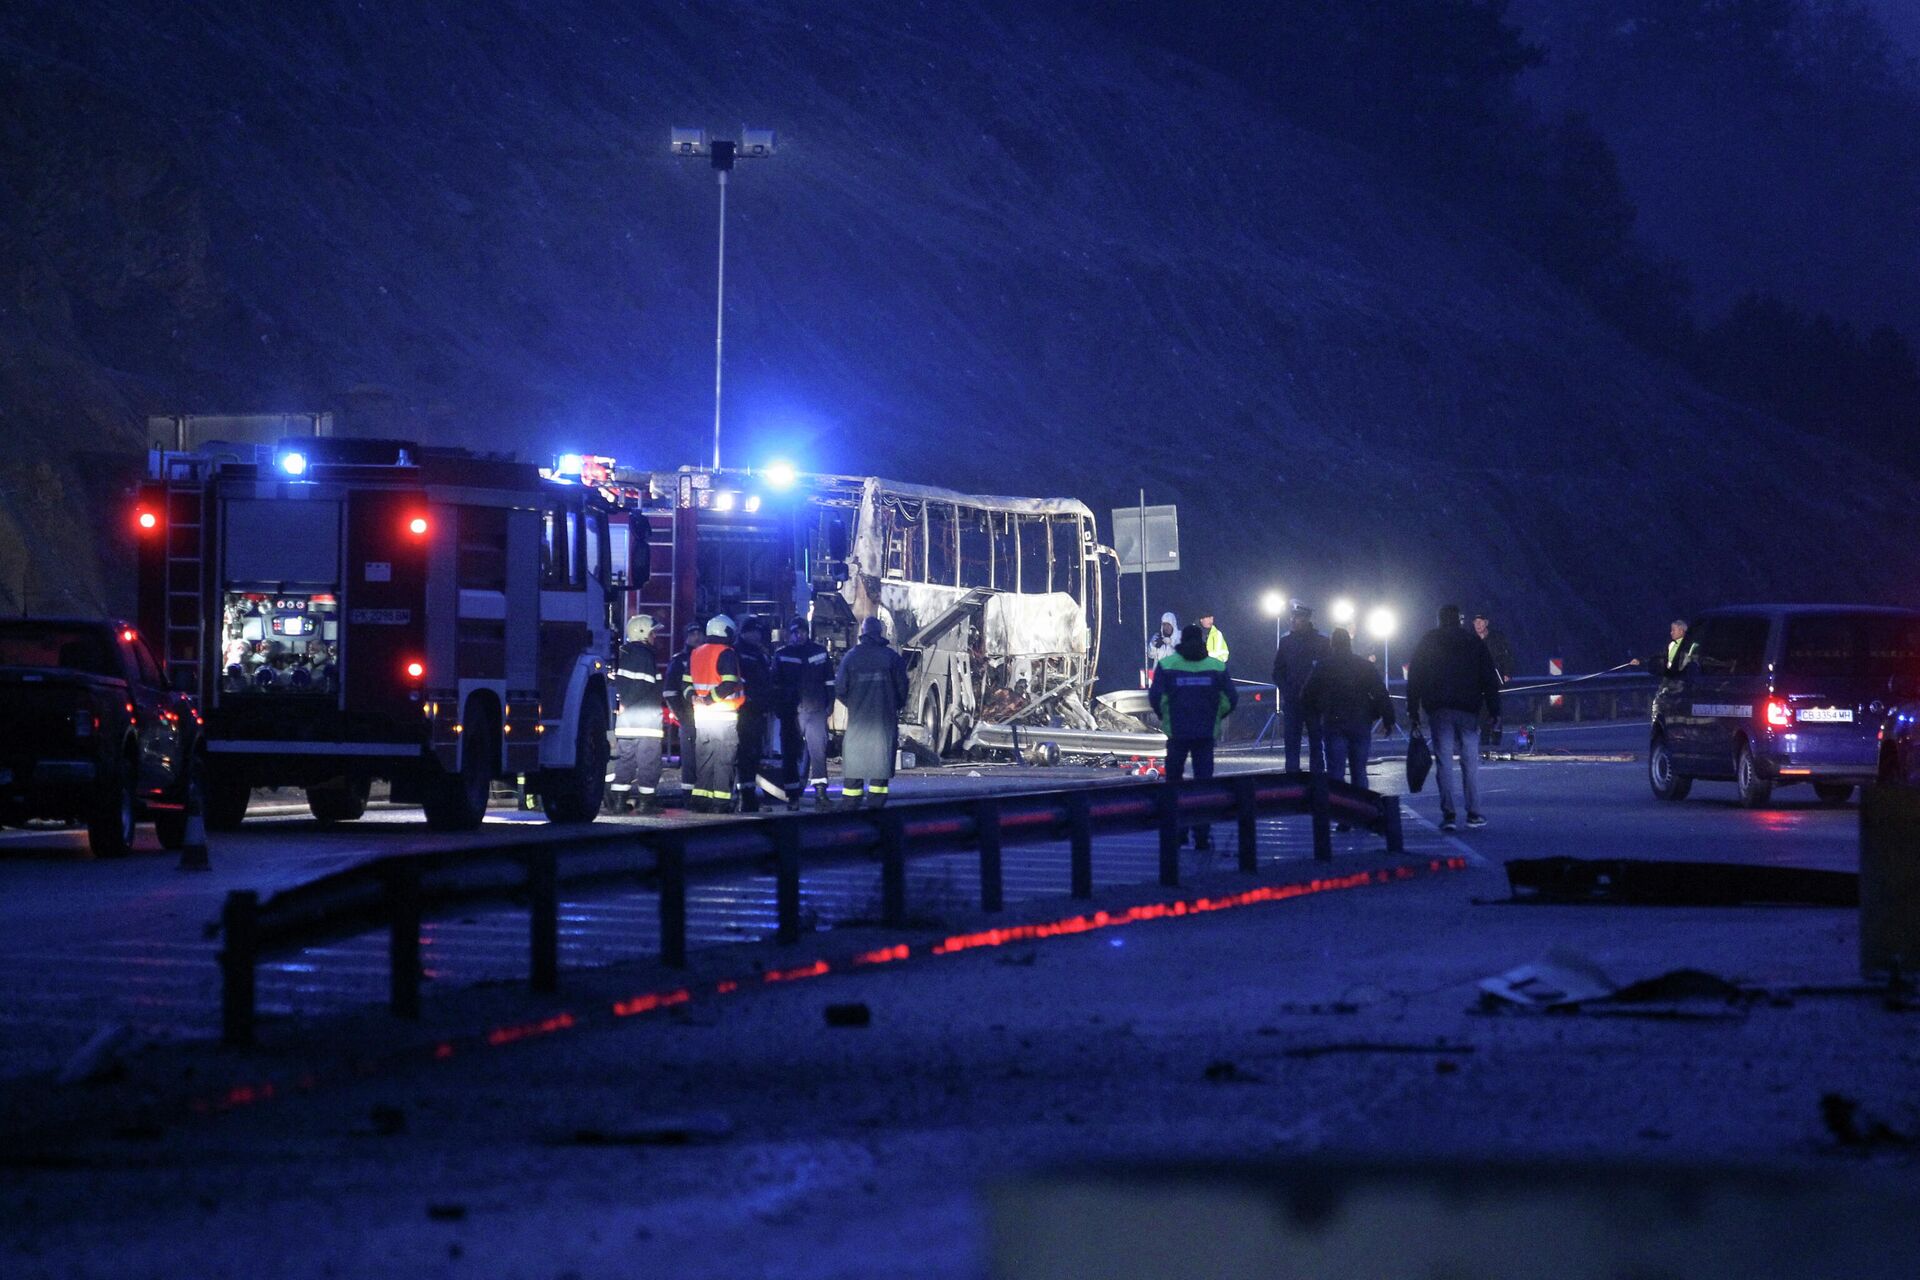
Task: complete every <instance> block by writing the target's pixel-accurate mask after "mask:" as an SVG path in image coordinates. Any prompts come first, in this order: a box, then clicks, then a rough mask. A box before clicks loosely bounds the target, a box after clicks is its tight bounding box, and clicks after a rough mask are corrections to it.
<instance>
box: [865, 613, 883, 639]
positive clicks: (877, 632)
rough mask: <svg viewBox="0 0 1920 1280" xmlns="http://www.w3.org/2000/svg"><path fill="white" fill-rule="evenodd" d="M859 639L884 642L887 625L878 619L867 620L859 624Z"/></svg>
mask: <svg viewBox="0 0 1920 1280" xmlns="http://www.w3.org/2000/svg"><path fill="white" fill-rule="evenodd" d="M860 638H861V639H862V640H885V639H886V638H887V624H886V623H884V622H882V621H880V619H878V618H868V619H867V620H866V621H864V622H862V623H861V624H860Z"/></svg>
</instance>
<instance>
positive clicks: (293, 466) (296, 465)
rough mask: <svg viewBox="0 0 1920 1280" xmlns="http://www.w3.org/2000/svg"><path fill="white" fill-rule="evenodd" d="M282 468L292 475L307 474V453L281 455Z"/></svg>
mask: <svg viewBox="0 0 1920 1280" xmlns="http://www.w3.org/2000/svg"><path fill="white" fill-rule="evenodd" d="M280 469H281V470H282V471H284V472H286V473H287V474H288V475H290V476H303V475H305V474H307V455H306V454H304V453H287V454H282V455H281V456H280Z"/></svg>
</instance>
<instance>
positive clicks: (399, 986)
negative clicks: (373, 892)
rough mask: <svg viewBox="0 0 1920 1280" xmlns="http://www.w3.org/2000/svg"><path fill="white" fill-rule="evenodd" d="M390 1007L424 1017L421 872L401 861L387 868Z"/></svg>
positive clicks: (409, 862) (397, 1014)
mask: <svg viewBox="0 0 1920 1280" xmlns="http://www.w3.org/2000/svg"><path fill="white" fill-rule="evenodd" d="M387 968H388V974H387V990H388V998H387V1007H388V1008H389V1009H390V1010H392V1012H393V1016H394V1017H396V1018H417V1017H419V1016H420V868H419V867H418V866H417V865H415V864H414V862H413V861H412V860H411V859H405V858H403V859H400V860H398V861H396V862H394V863H392V864H391V865H390V866H389V867H388V868H387Z"/></svg>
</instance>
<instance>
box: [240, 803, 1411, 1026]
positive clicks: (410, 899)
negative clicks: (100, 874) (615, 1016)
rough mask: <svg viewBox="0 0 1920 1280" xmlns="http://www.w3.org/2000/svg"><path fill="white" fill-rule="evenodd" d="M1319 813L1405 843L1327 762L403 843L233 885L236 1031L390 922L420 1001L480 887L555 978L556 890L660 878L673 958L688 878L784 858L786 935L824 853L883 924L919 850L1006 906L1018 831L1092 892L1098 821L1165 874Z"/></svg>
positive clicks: (680, 959) (409, 1007) (1253, 857)
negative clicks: (428, 945)
mask: <svg viewBox="0 0 1920 1280" xmlns="http://www.w3.org/2000/svg"><path fill="white" fill-rule="evenodd" d="M1263 812H1264V813H1276V812H1277V813H1282V814H1298V815H1302V816H1307V817H1310V818H1311V819H1312V821H1313V856H1314V858H1315V859H1316V860H1318V861H1321V862H1329V861H1332V859H1333V837H1332V824H1333V822H1334V821H1335V820H1336V819H1338V820H1340V821H1345V822H1351V823H1354V824H1355V825H1358V826H1363V827H1366V828H1369V829H1371V830H1374V831H1378V832H1380V833H1381V834H1382V835H1384V836H1385V837H1386V841H1387V849H1388V850H1389V851H1390V852H1393V853H1398V852H1400V851H1401V849H1402V847H1403V846H1402V840H1401V826H1400V801H1399V798H1398V797H1396V796H1383V795H1380V794H1379V793H1377V792H1373V791H1368V790H1365V789H1364V788H1360V787H1355V786H1351V785H1349V784H1347V783H1344V782H1339V781H1336V780H1334V779H1331V778H1328V777H1326V776H1325V775H1324V774H1315V775H1307V774H1300V773H1280V772H1262V773H1242V774H1234V775H1230V776H1225V777H1219V778H1214V779H1212V780H1210V781H1206V782H1177V783H1164V782H1146V783H1125V784H1120V785H1111V784H1102V785H1098V786H1082V787H1078V788H1074V789H1066V790H1056V791H1029V792H1021V793H1016V794H1012V795H1000V796H985V797H971V798H965V799H955V800H929V801H916V802H910V803H903V804H896V805H894V806H891V807H888V808H884V809H871V810H860V811H848V812H838V813H832V812H830V813H811V814H793V815H781V816H774V817H767V818H761V819H757V820H752V821H742V822H725V823H708V824H704V825H701V826H694V827H682V828H658V829H645V830H636V829H634V828H632V827H620V828H599V829H595V828H591V827H589V828H581V829H572V830H568V831H566V832H565V833H564V834H556V835H553V836H550V837H545V838H537V839H532V840H526V841H519V842H514V843H508V844H499V843H490V844H487V845H471V846H464V847H460V848H454V849H448V850H437V851H434V852H430V853H420V854H391V855H388V856H386V857H381V858H375V859H373V860H371V861H369V862H364V863H360V864H358V865H356V866H352V867H348V868H346V869H344V870H341V871H337V872H334V873H332V874H330V875H326V876H322V877H321V878H319V879H317V880H312V881H309V882H308V883H306V884H303V885H297V886H295V887H293V888H290V889H285V890H282V891H281V892H279V893H276V894H274V895H273V896H272V897H270V898H267V899H266V900H264V901H262V900H261V898H260V896H259V894H258V893H257V892H255V891H253V890H250V889H239V890H234V891H232V892H230V893H229V894H228V895H227V899H226V905H225V907H224V909H223V910H222V913H221V925H222V929H223V933H224V937H225V946H224V948H223V949H222V951H221V953H220V966H221V970H222V975H223V982H222V989H221V1028H222V1037H223V1039H224V1040H225V1041H226V1042H227V1043H228V1044H250V1043H252V1042H253V1038H254V1030H255V1021H256V1019H255V989H254V971H255V968H256V967H257V966H258V964H259V963H260V961H261V960H262V959H263V958H265V957H268V956H274V955H284V954H287V953H290V952H294V951H298V950H300V949H301V948H303V947H308V946H313V945H315V944H317V943H321V942H325V941H330V940H334V939H338V938H342V937H351V936H354V935H357V934H362V933H368V932H372V931H375V930H378V929H382V928H384V929H386V930H387V933H388V951H387V954H388V965H389V969H390V974H389V1002H388V1003H389V1007H390V1008H391V1010H392V1011H393V1012H394V1013H395V1014H396V1015H399V1016H402V1017H418V1016H419V1013H420V982H421V968H420V926H421V923H422V921H423V920H425V919H426V918H427V917H428V916H429V915H431V914H436V913H441V912H445V911H449V910H452V909H455V908H459V907H464V906H466V905H469V904H472V903H476V902H499V903H520V902H524V903H525V904H526V906H527V914H528V947H529V968H530V983H531V986H532V989H533V990H535V991H538V992H550V991H554V990H557V989H558V986H559V974H560V962H559V905H560V898H559V890H560V887H561V886H562V885H566V886H568V887H575V886H587V885H593V884H597V883H612V882H621V881H625V882H629V883H631V882H634V881H639V882H642V883H647V884H651V885H654V886H656V887H657V888H658V890H659V894H660V958H661V960H662V961H663V962H664V963H666V964H668V965H672V966H684V965H685V964H686V962H687V883H688V880H689V878H691V877H694V876H711V875H717V874H724V873H728V872H738V871H740V870H743V869H760V868H765V867H767V866H769V865H770V866H771V867H772V869H773V872H774V876H775V900H776V905H777V917H778V927H777V930H776V934H775V937H776V939H777V940H778V941H779V942H781V943H784V944H792V943H795V942H798V941H799V939H800V876H801V867H802V864H803V863H807V864H811V865H815V866H828V865H835V864H846V863H852V862H860V861H870V860H875V859H877V860H878V861H879V864H880V899H881V918H882V923H883V924H885V925H888V926H890V927H896V928H897V927H901V926H903V925H905V924H906V921H907V878H906V863H907V859H908V857H909V856H910V855H918V854H927V853H941V852H952V851H954V850H977V851H978V852H979V855H980V908H981V910H983V911H990V912H991V911H999V910H1001V908H1002V907H1003V905H1004V901H1005V897H1004V890H1003V883H1002V874H1001V848H1002V846H1003V845H1004V844H1006V843H1008V842H1029V841H1041V840H1046V841H1051V840H1058V839H1063V838H1064V839H1065V840H1067V841H1068V843H1069V850H1070V855H1071V857H1070V868H1071V874H1070V880H1071V887H1070V890H1069V892H1070V894H1071V896H1072V897H1075V898H1090V897H1092V896H1093V837H1094V835H1095V834H1096V833H1100V832H1113V831H1138V830H1152V829H1155V828H1157V829H1158V831H1159V834H1160V860H1159V883H1160V884H1162V885H1165V886H1168V887H1174V886H1177V885H1178V884H1179V883H1180V856H1179V851H1180V842H1181V839H1182V836H1183V834H1184V832H1185V830H1186V829H1187V828H1189V827H1192V826H1196V825H1199V824H1201V823H1206V822H1212V821H1226V820H1232V821H1235V822H1237V823H1238V825H1239V868H1240V870H1241V871H1243V872H1246V873H1248V874H1252V873H1254V872H1255V871H1256V870H1257V869H1258V851H1259V832H1258V828H1257V825H1256V821H1255V819H1256V818H1257V817H1258V816H1259V815H1260V814H1261V813H1263Z"/></svg>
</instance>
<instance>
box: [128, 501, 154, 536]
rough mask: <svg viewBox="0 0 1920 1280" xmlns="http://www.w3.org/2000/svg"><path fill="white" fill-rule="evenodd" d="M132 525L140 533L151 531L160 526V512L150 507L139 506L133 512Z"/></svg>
mask: <svg viewBox="0 0 1920 1280" xmlns="http://www.w3.org/2000/svg"><path fill="white" fill-rule="evenodd" d="M133 525H134V528H136V529H138V530H139V531H140V532H142V533H152V532H153V531H154V530H155V529H158V528H159V527H160V513H159V512H157V511H155V510H154V509H153V508H152V507H141V508H140V509H139V510H138V511H136V512H134V516H133Z"/></svg>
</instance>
